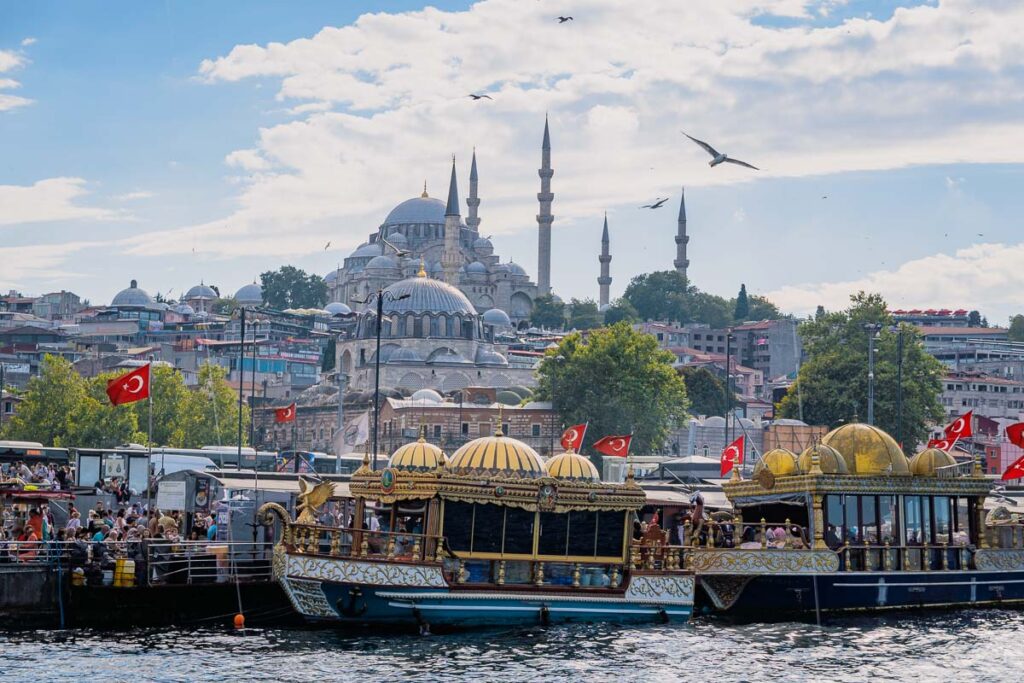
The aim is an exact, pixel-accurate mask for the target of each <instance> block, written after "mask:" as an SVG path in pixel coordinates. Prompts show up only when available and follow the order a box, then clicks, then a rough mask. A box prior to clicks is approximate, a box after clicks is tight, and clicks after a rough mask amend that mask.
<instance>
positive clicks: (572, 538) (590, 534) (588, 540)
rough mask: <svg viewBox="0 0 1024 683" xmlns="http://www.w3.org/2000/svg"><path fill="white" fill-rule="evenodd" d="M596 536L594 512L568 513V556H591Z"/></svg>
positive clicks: (595, 516) (595, 514) (595, 515)
mask: <svg viewBox="0 0 1024 683" xmlns="http://www.w3.org/2000/svg"><path fill="white" fill-rule="evenodd" d="M596 535H597V513H596V512H570V513H569V554H570V555H582V556H593V555H594V548H595V541H596V538H595V536H596Z"/></svg>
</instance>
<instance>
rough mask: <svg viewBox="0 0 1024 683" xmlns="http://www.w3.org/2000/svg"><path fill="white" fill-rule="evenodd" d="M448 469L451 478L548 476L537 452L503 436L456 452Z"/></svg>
mask: <svg viewBox="0 0 1024 683" xmlns="http://www.w3.org/2000/svg"><path fill="white" fill-rule="evenodd" d="M448 469H449V471H451V473H452V474H463V475H467V476H471V477H501V478H507V479H540V478H541V477H543V476H544V474H545V472H544V461H543V460H541V458H540V456H539V455H537V451H535V450H533V449H532V448H530V447H529V446H527V445H526V444H525V443H523V442H522V441H518V440H517V439H509V438H507V437H504V436H502V435H501V432H499V433H498V434H495V435H494V436H483V437H480V438H479V439H474V440H472V441H470V442H469V443H467V444H466V445H465V446H463V447H462V448H460V449H459V450H457V451H455V454H454V455H452V458H451V461H450V462H449V465H448Z"/></svg>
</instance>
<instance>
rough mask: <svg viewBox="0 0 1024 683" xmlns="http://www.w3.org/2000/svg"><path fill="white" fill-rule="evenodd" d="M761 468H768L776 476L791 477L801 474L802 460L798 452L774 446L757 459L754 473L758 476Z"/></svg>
mask: <svg viewBox="0 0 1024 683" xmlns="http://www.w3.org/2000/svg"><path fill="white" fill-rule="evenodd" d="M761 470H768V471H769V472H771V473H772V474H774V475H775V476H776V477H790V476H793V475H794V474H800V462H799V460H798V459H797V456H796V453H793V452H792V451H788V450H786V449H785V448H773V449H772V450H770V451H768V452H767V453H765V454H764V455H762V456H761V459H760V460H758V461H757V464H756V465H754V475H753V476H755V477H756V476H757V475H758V474H760V473H761Z"/></svg>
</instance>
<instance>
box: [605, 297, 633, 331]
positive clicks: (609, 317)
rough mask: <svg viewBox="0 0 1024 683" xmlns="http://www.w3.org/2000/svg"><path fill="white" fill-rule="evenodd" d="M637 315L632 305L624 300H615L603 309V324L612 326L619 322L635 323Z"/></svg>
mask: <svg viewBox="0 0 1024 683" xmlns="http://www.w3.org/2000/svg"><path fill="white" fill-rule="evenodd" d="M639 317H640V316H639V314H638V313H637V312H636V309H635V308H633V304H631V303H629V302H628V301H626V300H625V299H616V300H615V301H613V302H611V304H609V306H608V308H606V309H604V324H605V325H614V324H615V323H617V322H619V321H620V320H625V321H626V322H630V323H631V322H635V321H636V320H638V319H639Z"/></svg>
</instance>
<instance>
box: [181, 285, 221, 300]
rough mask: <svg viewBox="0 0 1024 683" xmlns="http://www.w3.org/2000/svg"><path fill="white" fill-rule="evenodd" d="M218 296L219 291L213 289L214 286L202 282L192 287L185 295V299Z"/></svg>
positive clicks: (214, 297) (213, 297)
mask: <svg viewBox="0 0 1024 683" xmlns="http://www.w3.org/2000/svg"><path fill="white" fill-rule="evenodd" d="M216 298H217V292H216V291H215V290H214V289H213V287H210V286H209V285H204V284H202V283H200V284H198V285H196V286H195V287H193V288H192V289H190V290H188V291H187V292H185V296H184V299H185V300H186V301H187V300H189V299H216Z"/></svg>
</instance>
